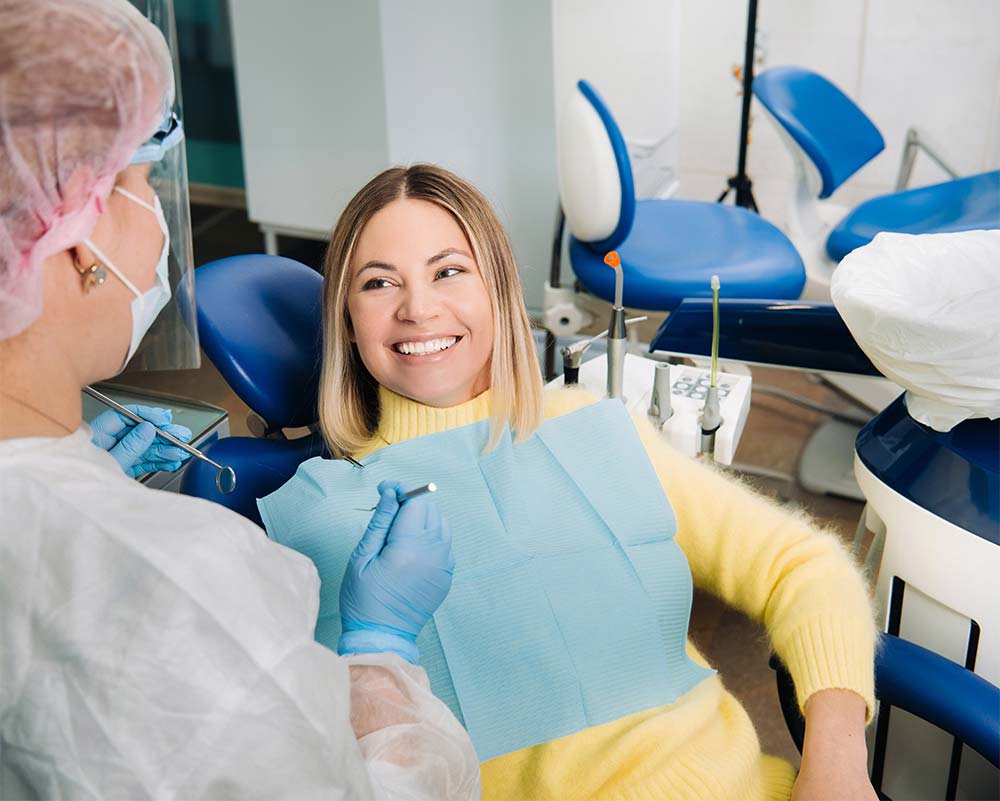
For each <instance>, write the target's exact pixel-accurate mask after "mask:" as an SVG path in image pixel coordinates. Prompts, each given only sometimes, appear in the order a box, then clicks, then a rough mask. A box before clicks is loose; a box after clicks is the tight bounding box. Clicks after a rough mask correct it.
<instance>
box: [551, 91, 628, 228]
mask: <svg viewBox="0 0 1000 801" xmlns="http://www.w3.org/2000/svg"><path fill="white" fill-rule="evenodd" d="M558 142H559V148H558V149H559V159H558V165H559V198H560V200H561V202H562V207H563V212H564V213H565V214H566V223H567V225H569V230H570V231H572V233H573V236H575V237H576V238H577V239H579V240H581V241H583V242H599V241H600V240H602V239H606V238H607V237H609V236H611V234H612V233H613V232H614V230H615V228H617V227H618V216H619V214H620V213H621V203H622V189H621V179H620V178H619V177H618V162H617V161H615V151H614V149H613V148H612V147H611V140H610V139H609V138H608V132H607V130H606V129H605V127H604V123H603V122H601V118H600V116H599V115H598V113H597V111H596V110H595V109H594V107H593V106H592V105H591V104H590V102H589V101H588V100H587V98H585V97H584V96H583V93H582V92H581V91H580V89H579V87H574V88H573V91H572V93H570V96H569V98H568V100H567V101H566V105H565V107H564V108H563V113H562V115H561V116H560V118H559V131H558Z"/></svg>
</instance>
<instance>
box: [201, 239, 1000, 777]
mask: <svg viewBox="0 0 1000 801" xmlns="http://www.w3.org/2000/svg"><path fill="white" fill-rule="evenodd" d="M196 282H197V292H198V324H199V335H200V337H201V343H202V347H203V348H204V350H205V353H206V355H207V356H208V358H209V359H210V360H211V361H212V363H213V364H214V365H215V366H216V367H217V368H218V369H219V371H220V372H221V373H222V374H223V376H224V377H225V378H226V380H227V381H228V382H229V384H230V386H231V387H232V388H233V389H234V391H235V392H236V393H237V395H239V397H240V398H241V399H242V400H244V401H245V402H246V403H247V405H248V406H250V408H251V409H252V410H253V411H254V412H255V413H256V414H257V415H259V416H260V418H261V420H262V424H263V428H262V429H261V430H260V433H261V434H263V435H264V436H261V437H227V438H225V439H221V440H218V441H216V442H214V443H212V444H211V445H210V446H209V447H208V448H207V449H206V452H207V453H208V455H209V456H211V457H212V458H213V459H215V460H217V461H218V462H220V463H221V464H228V465H230V466H231V467H233V469H234V470H235V471H236V474H237V489H236V492H235V493H233V494H232V495H222V494H220V493H219V492H218V490H217V488H216V486H215V470H214V469H213V468H212V467H211V466H209V465H206V464H205V463H203V462H196V463H194V464H192V465H191V467H190V468H189V469H188V471H187V474H186V476H185V480H184V483H183V485H182V492H184V493H186V494H188V495H192V496H195V497H200V498H204V499H207V500H211V501H214V502H216V503H220V504H222V505H224V506H227V507H228V508H230V509H233V510H234V511H236V512H238V513H239V514H242V515H243V516H245V517H247V518H249V519H250V520H252V521H254V522H255V523H257V524H258V525H260V524H261V520H260V517H259V515H258V513H257V508H256V499H257V498H258V497H262V496H263V495H266V494H268V493H270V492H272V491H274V490H275V489H277V488H278V487H280V486H281V485H282V484H283V483H284V482H285V481H287V480H288V479H289V478H291V477H292V476H293V475H294V473H295V471H296V469H297V468H298V465H299V464H300V463H301V462H303V461H305V460H306V459H310V458H312V457H314V456H327V455H328V454H326V453H325V451H324V448H323V445H322V440H321V438H320V437H319V435H318V434H316V433H310V434H308V435H306V436H304V437H301V438H299V439H295V440H287V439H284V438H283V437H282V436H281V435H280V430H281V429H282V428H291V427H304V426H314V424H315V421H316V397H317V391H318V385H317V382H318V378H319V370H318V365H319V358H320V353H321V342H320V339H321V317H322V315H321V300H322V297H321V295H322V293H321V284H322V281H321V279H320V277H319V276H318V275H317V274H316V273H315V272H313V271H312V270H311V269H309V268H308V267H306V266H304V265H302V264H299V263H297V262H294V261H292V260H290V259H286V258H281V257H278V256H262V255H261V256H258V255H253V256H234V257H231V258H227V259H221V260H219V261H216V262H212V263H210V264H206V265H204V266H202V267H199V268H198V270H197V272H196ZM691 303H694V304H695V306H696V307H697V308H695V311H694V313H695V314H696V315H701V314H703V313H704V312H705V311H706V309H707V306H706V304H705V303H704V301H688V302H687V304H691ZM687 304H684V305H682V306H681V307H680V309H679V312H680V313H679V314H677V315H676V316H672V317H671V318H669V319H674V321H675V322H674V324H673V325H674V333H675V334H676V332H677V331H679V330H680V327H681V325H682V323H683V322H684V320H685V319H686V317H687V315H688V313H689V311H686V310H685V309H686V306H687ZM772 305H773V304H772ZM793 306H794V304H788V305H787V307H781V308H785V312H781V313H785V314H787V313H790V312H794V308H793ZM831 308H832V307H831ZM818 316H820V317H823V316H825V317H827V322H826V329H825V333H824V337H825V338H827V339H835V338H837V337H838V336H842V335H843V334H844V333H845V332H846V328H845V327H844V326H843V323H840V325H839V328H838V326H837V321H838V320H839V317H837V316H836V314H835V312H834V317H836V320H834V319H833V318H830V317H829V315H828V314H826V313H825V312H823V311H822V310H821V311H820V312H819V313H818ZM723 319H724V320H727V321H729V320H732V319H734V315H733V314H729V313H727V314H726V315H724V317H723ZM780 323H781V321H779V325H778V328H779V330H780V329H781V324H780ZM841 329H842V330H841ZM668 330H669V329H668ZM705 330H706V326H705V325H704V323H703V320H702V321H699V322H696V324H694V325H693V326H692V332H704V331H705ZM664 336H665V337H666V334H664ZM725 336H726V334H725V333H724V337H725ZM848 337H849V334H848ZM780 339H784V337H779V340H780ZM739 340H740V338H739V337H735V338H733V339H732V341H733V342H738V341H739ZM664 342H666V339H664ZM806 350H807V348H805V347H803V348H802V349H795V348H792V349H791V350H790V351H786V352H785V354H784V355H785V356H790V357H792V358H799V359H804V358H806V355H805V351H806ZM855 350H857V351H858V352H857V353H856V354H854V355H853V357H851V356H850V355H849V356H847V357H845V356H842V355H837V356H836V358H838V359H844V358H853V359H854V360H855V361H854V362H852V364H854V365H855V366H857V367H859V368H862V369H863V368H864V364H865V363H866V362H867V358H866V357H864V354H863V353H860V350H858V349H857V348H856V346H855ZM835 351H836V354H844V353H848V349H847V348H845V347H840V346H839V345H838V347H837V348H835ZM836 364H837V366H838V367H839V368H841V369H846V367H847V363H846V362H843V361H838V362H837V363H836ZM867 364H868V369H872V370H873V369H874V368H873V367H871V364H870V362H867ZM775 667H776V668H778V670H779V672H778V676H779V686H780V687H781V688H782V689H781V690H780V695H781V699H782V708H783V710H784V711H785V714H786V720H787V721H788V723H789V727H790V731H791V732H792V735H793V738H797V740H798V742H799V744H800V745H801V733H802V724H801V721H797V720H796V715H797V714H798V713H797V706H796V702H795V695H794V687H793V686H792V684H791V680H790V678H788V677H787V674H783V673H782V672H781V670H780V664H779V663H775ZM876 681H877V685H876V694H877V696H878V697H879V698H880V699H882V700H883V705H884V708H888V706H889V705H892V706H896V707H899V708H902V709H907V710H909V711H911V712H912V713H914V714H916V715H920V716H922V717H924V718H926V719H927V720H928V721H930V722H932V723H934V724H935V725H937V726H941V727H943V728H945V729H946V730H947V731H949V732H950V733H952V734H953V735H955V736H956V737H959V738H961V739H962V741H963V742H966V743H967V744H969V746H970V747H972V748H975V749H976V750H977V751H979V752H980V753H983V754H984V755H985V756H986V757H987V759H990V760H991V761H992V763H993V764H994V765H996V764H997V759H998V756H1000V691H998V690H997V688H996V687H994V686H992V685H991V684H989V683H988V682H986V681H984V680H983V679H981V678H980V677H979V676H976V675H975V674H974V673H972V672H971V671H967V670H965V669H964V668H962V667H960V666H958V665H955V664H954V663H951V662H948V661H947V660H945V659H943V658H942V657H940V656H937V655H936V654H933V653H931V652H929V651H927V650H926V649H924V648H921V647H920V646H917V645H913V644H912V643H907V642H905V641H903V640H899V639H897V638H889V637H886V638H885V640H884V642H883V646H882V647H881V648H880V650H879V651H878V654H877V657H876Z"/></svg>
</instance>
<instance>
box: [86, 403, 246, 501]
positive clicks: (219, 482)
mask: <svg viewBox="0 0 1000 801" xmlns="http://www.w3.org/2000/svg"><path fill="white" fill-rule="evenodd" d="M83 391H84V392H86V393H87V394H88V395H90V397H92V398H94V399H95V400H99V401H100V402H101V403H103V404H104V405H105V406H108V407H110V408H112V409H114V410H115V411H116V412H118V413H119V414H123V415H125V416H126V417H127V418H128V419H129V420H131V421H132V422H134V423H149V421H148V420H143V419H142V418H141V417H139V415H137V414H136V413H135V412H133V411H132V410H131V409H128V408H126V407H125V406H122V405H121V404H120V403H118V401H114V400H112V399H111V398H109V397H108V396H107V395H105V394H103V393H101V392H98V391H97V390H96V389H94V388H93V387H84V388H83ZM149 424H150V425H153V424H152V423H149ZM153 428H154V429H155V430H156V436H158V437H162V438H163V439H165V440H166V441H167V442H169V443H170V444H171V445H174V446H176V447H178V448H180V449H181V450H182V451H186V452H187V453H190V454H191V455H192V456H197V457H198V458H199V459H201V460H202V461H205V462H208V463H209V464H210V465H212V467H214V468H216V469H217V470H218V471H219V472H218V473H217V474H216V476H215V486H216V487H217V488H218V490H219V492H221V493H222V494H223V495H229V494H230V493H232V492H233V491H234V490H235V489H236V471H235V470H233V468H231V467H226V466H224V465H221V464H219V463H218V462H216V461H213V460H212V459H209V458H208V457H207V456H206V455H205V454H204V453H202V452H201V451H200V450H198V449H197V448H194V447H192V446H191V445H188V444H187V443H186V442H184V441H183V440H180V439H177V437H175V436H174V435H173V434H168V433H167V432H166V431H164V430H163V429H162V428H158V427H157V426H153Z"/></svg>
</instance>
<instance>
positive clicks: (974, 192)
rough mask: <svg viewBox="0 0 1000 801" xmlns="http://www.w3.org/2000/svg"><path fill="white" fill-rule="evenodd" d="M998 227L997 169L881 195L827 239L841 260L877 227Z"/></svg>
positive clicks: (908, 230) (925, 230) (922, 230)
mask: <svg viewBox="0 0 1000 801" xmlns="http://www.w3.org/2000/svg"><path fill="white" fill-rule="evenodd" d="M993 228H1000V170H995V171H993V172H984V173H982V174H981V175H971V176H969V177H968V178H959V179H957V180H954V181H946V182H945V183H941V184H934V185H933V186H922V187H919V188H917V189H909V190H907V191H905V192H896V193H893V194H891V195H882V196H881V197H876V198H872V199H871V200H869V201H867V202H865V203H862V204H861V205H860V206H858V207H857V208H856V209H854V211H852V212H851V213H850V214H848V215H847V216H846V217H844V219H843V220H841V221H840V224H839V225H837V227H836V228H834V229H833V231H831V232H830V236H829V238H828V239H827V240H826V252H827V253H828V254H829V256H830V258H831V259H833V260H834V261H837V262H839V261H840V260H841V259H842V258H844V256H846V255H847V254H848V253H850V252H851V251H852V250H854V249H855V248H859V247H861V246H862V245H867V244H868V243H869V242H871V241H872V239H874V238H875V235H876V234H878V233H879V232H880V231H894V232H896V233H901V234H934V233H937V234H941V233H948V232H950V231H972V230H976V229H993Z"/></svg>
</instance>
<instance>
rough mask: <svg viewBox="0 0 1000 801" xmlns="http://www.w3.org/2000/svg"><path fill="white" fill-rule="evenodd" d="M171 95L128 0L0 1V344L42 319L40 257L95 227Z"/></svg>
mask: <svg viewBox="0 0 1000 801" xmlns="http://www.w3.org/2000/svg"><path fill="white" fill-rule="evenodd" d="M173 93H174V77H173V66H172V62H171V59H170V52H169V50H168V49H167V44H166V42H165V41H164V39H163V36H162V35H161V34H160V32H159V30H158V29H157V28H156V27H155V26H154V25H153V24H152V23H150V22H149V21H148V20H147V19H146V18H145V17H143V16H142V14H140V13H139V12H138V11H137V10H136V9H135V8H134V7H133V6H132V5H131V4H129V3H128V2H127V1H126V0H0V340H2V339H6V338H8V337H12V336H14V335H15V334H18V333H20V332H21V331H23V330H24V329H25V328H27V327H28V326H29V325H31V323H32V322H33V321H34V320H35V318H36V317H38V315H39V313H40V312H41V308H42V276H41V265H42V262H43V261H44V260H45V259H46V258H48V257H49V256H51V255H53V254H55V253H59V252H60V251H62V250H65V249H66V248H68V247H71V246H73V245H76V244H78V243H80V242H82V241H83V240H84V239H85V238H86V237H87V236H88V235H89V234H90V232H91V231H92V230H93V229H94V225H95V224H96V222H97V217H98V215H99V214H101V212H103V210H104V204H105V202H106V200H107V198H108V195H109V194H110V192H111V190H112V189H113V187H114V182H115V176H116V175H117V174H118V173H119V172H120V171H121V170H122V169H124V168H125V167H126V166H127V165H128V163H129V160H130V159H131V157H132V155H133V154H134V153H135V151H136V150H137V149H138V147H139V145H140V144H142V143H143V142H144V141H145V140H146V139H147V138H149V137H150V136H151V135H152V134H153V132H154V131H155V130H156V128H157V127H158V126H159V124H160V123H161V122H162V120H163V118H164V115H165V113H166V110H167V109H168V108H169V106H170V104H172V102H173ZM88 266H89V265H88Z"/></svg>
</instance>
